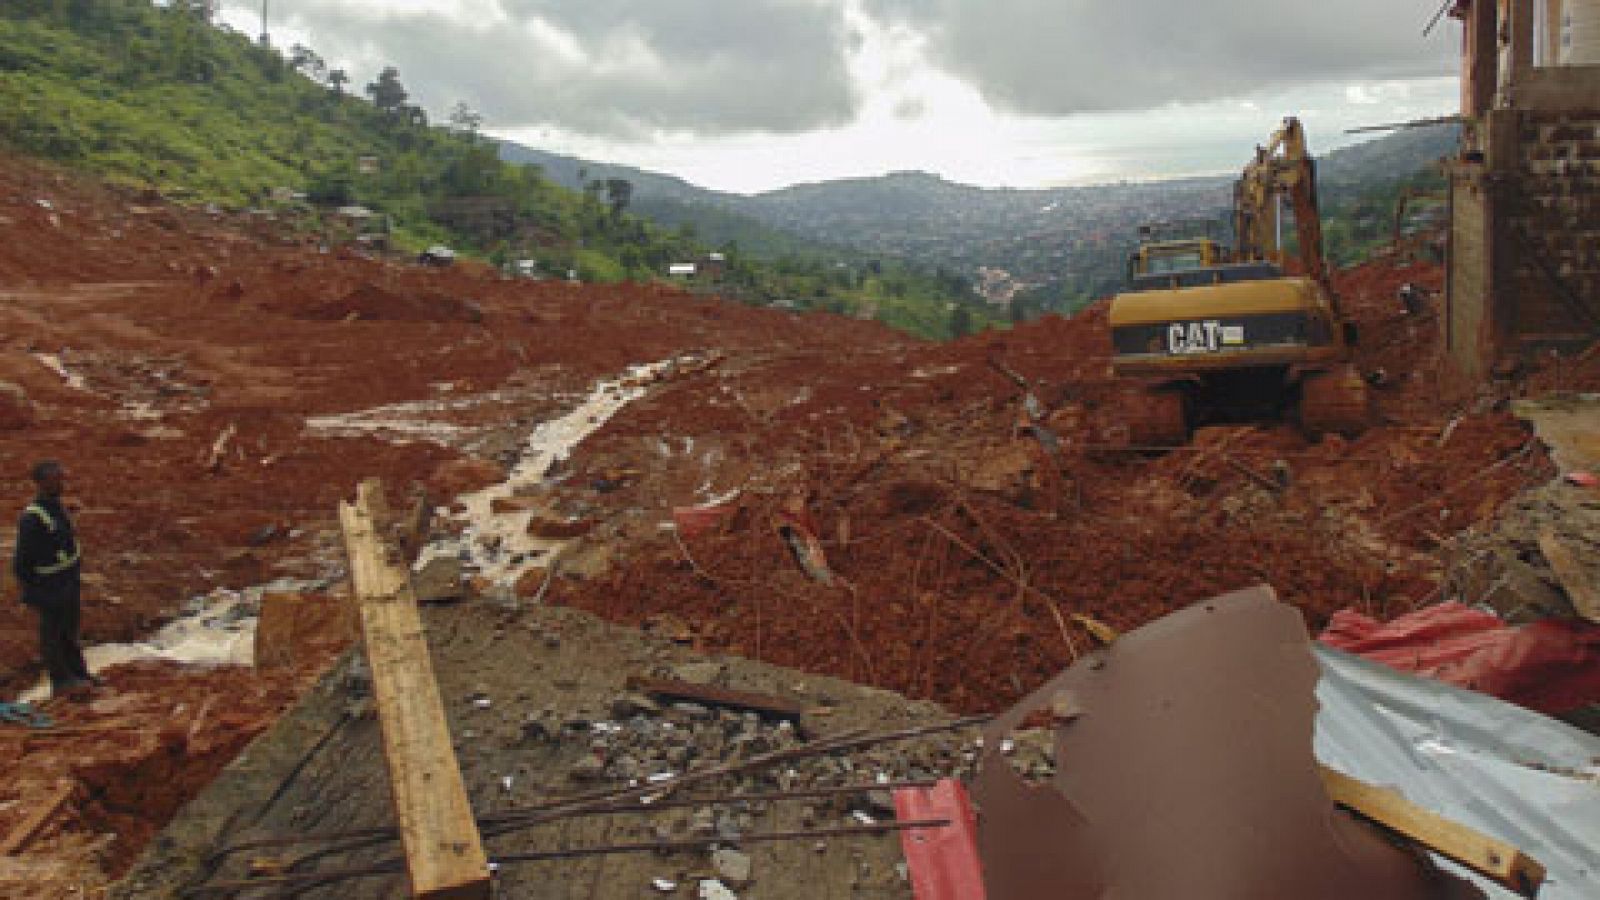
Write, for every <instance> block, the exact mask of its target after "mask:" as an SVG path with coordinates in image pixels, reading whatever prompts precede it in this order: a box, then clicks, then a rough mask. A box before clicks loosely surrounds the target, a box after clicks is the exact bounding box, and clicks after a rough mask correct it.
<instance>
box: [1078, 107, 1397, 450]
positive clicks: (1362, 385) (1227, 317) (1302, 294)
mask: <svg viewBox="0 0 1600 900" xmlns="http://www.w3.org/2000/svg"><path fill="white" fill-rule="evenodd" d="M1285 203H1287V205H1288V207H1289V209H1290V210H1291V211H1292V213H1293V222H1294V231H1295V253H1294V259H1293V262H1294V263H1295V269H1296V270H1297V271H1296V273H1295V274H1289V272H1288V270H1287V267H1288V265H1289V263H1290V262H1291V260H1290V258H1289V252H1288V249H1287V248H1286V247H1285V246H1284V241H1283V231H1284V226H1285V222H1284V216H1283V212H1284V205H1285ZM1163 231H1166V232H1168V233H1163ZM1170 231H1171V229H1170V228H1166V229H1161V228H1155V227H1146V228H1143V229H1141V230H1140V243H1139V247H1138V249H1137V250H1136V251H1135V252H1134V253H1133V254H1132V256H1131V257H1130V259H1129V261H1128V281H1127V288H1126V289H1125V290H1124V291H1123V292H1122V293H1120V294H1118V295H1117V296H1116V297H1115V298H1113V299H1112V301H1111V314H1110V318H1111V341H1112V371H1113V372H1114V373H1116V374H1117V375H1118V376H1121V377H1126V378H1128V379H1130V380H1137V381H1138V382H1141V384H1140V385H1139V387H1138V389H1137V390H1135V391H1133V392H1131V394H1132V395H1133V396H1132V397H1131V398H1130V399H1132V401H1133V402H1130V403H1129V404H1128V409H1127V411H1126V421H1127V425H1128V429H1129V433H1130V441H1131V442H1132V443H1134V444H1141V445H1156V446H1170V445H1175V444H1183V443H1186V442H1187V441H1188V440H1189V438H1190V435H1191V434H1192V433H1193V429H1194V428H1195V427H1196V426H1197V425H1201V424H1207V423H1211V422H1234V421H1257V420H1261V419H1269V420H1270V419H1276V418H1282V417H1288V416H1291V415H1296V414H1297V415H1298V419H1299V422H1300V425H1301V427H1302V428H1304V429H1305V431H1306V432H1307V433H1309V434H1312V435H1320V434H1324V433H1331V432H1337V433H1342V434H1347V435H1348V434H1355V433H1358V432H1360V431H1362V430H1363V429H1364V428H1365V427H1366V426H1367V424H1368V420H1369V418H1370V398H1369V397H1368V393H1367V384H1366V382H1365V380H1363V379H1362V378H1361V375H1360V373H1359V372H1357V371H1356V369H1355V367H1354V366H1353V365H1352V364H1351V359H1352V356H1353V348H1354V345H1355V340H1356V334H1355V326H1354V324H1353V323H1351V322H1350V321H1349V320H1348V319H1346V318H1345V317H1344V315H1343V314H1342V313H1341V311H1340V309H1339V305H1338V300H1337V298H1336V297H1335V296H1334V293H1333V287H1332V283H1331V281H1330V279H1329V276H1328V264H1327V261H1326V259H1325V258H1324V257H1323V250H1322V220H1321V216H1320V213H1319V212H1318V210H1317V189H1316V165H1315V162H1314V160H1313V159H1312V158H1311V156H1310V154H1309V153H1307V151H1306V140H1305V132H1304V130H1303V129H1302V128H1301V125H1300V122H1299V120H1298V119H1294V118H1289V119H1285V120H1284V123H1283V126H1282V127H1281V128H1279V129H1278V130H1277V131H1276V132H1274V133H1273V135H1272V139H1271V140H1270V141H1269V142H1268V144H1267V145H1266V146H1264V147H1258V148H1257V149H1256V156H1255V159H1254V160H1252V161H1251V162H1250V164H1249V165H1248V166H1246V167H1245V169H1244V172H1243V174H1242V175H1241V176H1240V178H1239V180H1238V181H1237V182H1236V183H1235V185H1234V205H1233V232H1234V244H1235V246H1234V248H1233V250H1232V251H1231V252H1230V251H1229V250H1228V248H1226V247H1225V246H1224V245H1223V244H1222V243H1221V242H1220V241H1218V240H1217V239H1215V238H1214V237H1212V236H1210V235H1209V234H1207V235H1203V236H1193V235H1191V236H1188V237H1184V238H1176V239H1175V238H1173V237H1172V236H1171V234H1170Z"/></svg>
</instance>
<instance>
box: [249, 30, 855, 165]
mask: <svg viewBox="0 0 1600 900" xmlns="http://www.w3.org/2000/svg"><path fill="white" fill-rule="evenodd" d="M230 5H232V6H233V7H236V8H241V9H242V0H230ZM275 6H276V4H275ZM284 6H288V4H284ZM279 9H283V7H279ZM278 15H279V16H281V17H282V18H283V19H284V21H283V22H282V23H281V24H282V25H283V26H285V30H286V31H287V32H291V33H294V34H297V35H305V36H306V40H307V41H308V42H309V43H310V44H311V45H312V46H313V47H314V48H315V49H317V51H318V52H319V53H321V54H322V55H323V56H324V57H327V58H328V59H329V60H330V61H332V60H338V61H345V62H348V63H350V64H351V65H360V66H362V67H363V71H366V70H367V69H370V70H373V71H375V70H376V68H377V67H378V66H381V65H395V66H396V67H398V68H399V69H400V74H401V79H402V81H403V82H404V83H405V85H406V86H407V88H408V89H409V90H410V91H411V92H412V94H413V97H414V98H415V99H418V100H420V101H421V102H422V103H424V105H426V106H427V107H428V108H430V109H432V110H434V111H436V112H437V111H441V110H443V109H445V108H447V107H449V106H450V105H451V104H453V103H454V102H456V101H458V100H464V101H466V102H467V103H468V104H469V105H471V106H473V107H474V108H476V109H478V110H479V111H481V112H482V113H483V114H484V115H485V117H486V119H487V124H488V125H489V127H491V128H494V129H504V128H515V127H527V126H534V125H552V126H557V127H561V128H565V129H569V130H572V131H576V132H581V133H587V134H594V135H606V136H613V137H639V136H642V135H648V134H650V133H654V132H661V131H668V132H689V133H696V134H729V133H746V132H770V133H794V132H803V131H809V130H813V129H817V128H824V127H830V126H834V125H838V124H841V123H844V122H847V121H849V120H850V119H851V118H852V117H853V115H854V114H855V111H856V109H857V108H858V103H859V98H858V97H857V96H856V94H855V92H854V89H853V87H852V82H851V78H850V74H849V69H848V65H847V59H848V57H847V53H848V47H849V35H848V28H847V26H846V23H845V18H844V14H843V10H842V8H841V7H840V6H839V2H838V0H738V2H736V3H728V2H724V0H672V2H662V0H406V2H390V3H376V2H368V0H297V2H295V3H294V4H293V6H292V7H289V8H288V9H286V10H283V11H282V12H280V13H278ZM352 74H354V73H352ZM358 77H365V75H362V76H358Z"/></svg>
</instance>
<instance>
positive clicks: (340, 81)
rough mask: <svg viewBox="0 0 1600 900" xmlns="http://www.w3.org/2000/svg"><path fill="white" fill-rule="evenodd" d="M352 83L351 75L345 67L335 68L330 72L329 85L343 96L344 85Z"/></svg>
mask: <svg viewBox="0 0 1600 900" xmlns="http://www.w3.org/2000/svg"><path fill="white" fill-rule="evenodd" d="M349 83H350V76H349V75H347V74H345V71H344V70H343V69H334V70H333V71H331V72H329V73H328V87H331V88H333V92H334V93H335V94H337V95H339V96H341V97H343V96H344V86H345V85H347V84H349Z"/></svg>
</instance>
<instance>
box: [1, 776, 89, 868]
mask: <svg viewBox="0 0 1600 900" xmlns="http://www.w3.org/2000/svg"><path fill="white" fill-rule="evenodd" d="M74 787H75V785H74V784H73V782H71V781H65V780H63V781H58V782H56V786H55V788H54V789H53V790H52V791H51V792H50V793H49V794H48V795H47V796H46V797H45V801H44V802H43V803H41V804H39V807H38V808H37V809H35V810H34V811H33V812H31V813H29V814H28V816H27V817H26V818H24V819H23V820H22V822H21V823H20V824H18V825H17V827H16V828H13V829H12V830H11V834H9V835H7V836H6V840H5V843H4V844H0V856H15V855H16V854H18V853H21V852H22V851H23V850H25V849H27V847H28V844H29V842H31V841H32V840H33V839H34V837H35V836H36V835H38V833H39V830H40V829H41V828H43V827H44V826H45V823H46V822H49V821H50V819H51V818H53V817H54V816H55V814H56V813H58V812H60V811H61V807H62V806H64V805H66V802H67V800H68V798H70V797H71V796H72V790H73V788H74Z"/></svg>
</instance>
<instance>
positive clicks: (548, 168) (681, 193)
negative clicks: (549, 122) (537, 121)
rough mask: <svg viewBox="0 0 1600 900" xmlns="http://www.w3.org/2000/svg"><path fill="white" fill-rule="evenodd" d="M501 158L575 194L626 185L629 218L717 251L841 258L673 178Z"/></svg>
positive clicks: (535, 156) (580, 163) (545, 156)
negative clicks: (733, 248) (685, 231)
mask: <svg viewBox="0 0 1600 900" xmlns="http://www.w3.org/2000/svg"><path fill="white" fill-rule="evenodd" d="M500 158H501V159H503V160H505V161H507V162H512V163H521V164H523V165H532V166H538V167H539V168H540V169H541V170H542V171H543V172H544V176H545V177H546V178H548V179H550V180H551V181H553V182H555V183H556V184H559V185H561V186H562V187H566V188H571V189H572V190H576V191H581V190H583V188H584V185H586V184H588V183H590V182H594V181H605V180H607V179H612V178H620V179H624V180H626V181H628V182H629V183H631V184H632V185H633V196H632V200H631V202H630V203H629V206H628V209H629V210H630V211H631V212H634V213H636V214H638V215H641V216H643V217H645V218H647V219H651V220H653V221H655V222H658V223H660V224H663V225H669V226H674V227H676V226H682V225H689V226H691V227H692V228H693V229H694V232H695V234H696V236H697V237H698V238H699V239H700V240H702V241H704V242H706V243H707V244H709V245H711V246H714V247H721V246H724V245H726V244H728V243H729V242H730V241H736V242H737V243H738V245H739V249H740V250H741V251H743V252H745V253H748V254H750V255H752V256H754V257H757V258H764V259H774V258H777V257H780V256H806V255H819V254H821V255H832V254H835V253H838V252H840V251H839V249H838V248H836V247H830V246H828V245H827V244H826V242H821V244H820V245H819V244H818V243H816V242H811V241H807V240H804V239H802V238H799V237H797V236H796V235H794V234H791V233H789V232H786V231H783V230H781V229H779V228H775V227H773V226H772V225H771V224H769V223H767V222H765V221H763V220H761V219H759V218H755V217H753V216H751V215H749V214H747V213H745V212H742V211H741V210H740V209H739V202H740V201H741V200H744V199H746V198H743V197H740V196H739V195H737V194H727V193H723V192H721V191H713V190H709V189H707V188H702V187H698V186H696V185H693V184H690V183H689V182H687V181H684V180H683V179H682V178H678V177H677V176H674V175H662V174H660V173H658V172H650V171H646V170H644V169H637V168H634V167H633V166H623V165H616V164H612V163H600V162H591V161H589V160H585V159H579V158H577V157H575V156H563V155H561V154H558V153H546V152H545V151H543V150H537V149H534V148H533V147H526V146H523V145H522V144H517V143H514V142H512V141H501V142H500Z"/></svg>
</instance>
